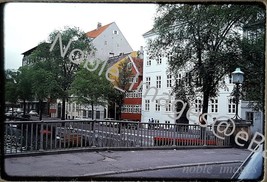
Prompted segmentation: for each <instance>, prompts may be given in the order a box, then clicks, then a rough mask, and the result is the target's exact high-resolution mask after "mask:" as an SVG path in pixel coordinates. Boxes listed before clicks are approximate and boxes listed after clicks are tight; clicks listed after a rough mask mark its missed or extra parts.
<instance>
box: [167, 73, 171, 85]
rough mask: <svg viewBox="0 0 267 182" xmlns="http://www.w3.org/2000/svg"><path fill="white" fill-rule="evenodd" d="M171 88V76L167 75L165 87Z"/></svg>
mask: <svg viewBox="0 0 267 182" xmlns="http://www.w3.org/2000/svg"><path fill="white" fill-rule="evenodd" d="M171 86H172V75H171V74H168V75H167V87H168V88H169V87H171Z"/></svg>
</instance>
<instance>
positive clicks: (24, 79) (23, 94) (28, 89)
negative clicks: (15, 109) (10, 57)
mask: <svg viewBox="0 0 267 182" xmlns="http://www.w3.org/2000/svg"><path fill="white" fill-rule="evenodd" d="M31 78H32V72H31V70H30V68H29V67H28V66H23V67H20V68H19V70H18V75H17V82H18V83H17V89H18V93H17V94H18V97H19V99H21V100H22V101H23V114H24V115H25V114H26V100H31V99H32V96H33V94H32V80H31Z"/></svg>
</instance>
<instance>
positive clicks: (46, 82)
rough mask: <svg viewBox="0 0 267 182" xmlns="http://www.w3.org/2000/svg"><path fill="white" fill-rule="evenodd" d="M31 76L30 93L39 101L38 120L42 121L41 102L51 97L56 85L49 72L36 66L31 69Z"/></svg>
mask: <svg viewBox="0 0 267 182" xmlns="http://www.w3.org/2000/svg"><path fill="white" fill-rule="evenodd" d="M31 75H32V77H31V82H32V91H33V94H34V97H35V98H36V99H38V101H39V120H42V115H43V101H44V100H45V99H48V98H50V97H51V95H52V94H53V91H54V89H55V85H57V83H56V81H55V80H54V75H53V74H52V73H51V72H49V71H47V70H45V69H43V68H38V67H37V66H36V65H35V66H33V67H31Z"/></svg>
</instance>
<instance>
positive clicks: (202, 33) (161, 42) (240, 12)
mask: <svg viewBox="0 0 267 182" xmlns="http://www.w3.org/2000/svg"><path fill="white" fill-rule="evenodd" d="M262 11H263V9H262V8H261V7H260V6H254V5H242V4H163V5H159V7H158V11H157V16H156V19H155V24H154V31H155V32H156V34H157V37H156V38H155V39H154V40H153V41H151V42H150V43H149V54H150V56H151V57H158V56H162V55H165V56H168V57H169V58H170V59H169V71H170V72H171V73H172V74H173V76H174V77H175V78H176V79H177V80H178V79H179V78H178V76H179V74H180V75H182V79H181V80H182V81H177V82H176V84H175V88H174V92H175V93H176V94H177V95H178V96H182V97H184V96H185V97H186V99H188V100H193V99H194V98H195V97H196V96H198V95H200V96H202V97H203V108H202V112H203V113H207V111H208V101H209V98H210V97H215V96H217V93H218V89H219V86H220V83H221V82H220V81H221V80H222V79H223V77H224V76H225V75H226V74H230V73H231V72H232V71H234V69H235V68H236V67H237V66H239V64H241V63H242V61H243V60H242V59H241V58H242V57H241V52H242V50H241V47H240V42H241V33H240V32H241V31H242V27H243V25H244V24H247V23H249V22H253V21H255V19H257V14H258V13H259V12H262ZM182 70H183V71H184V72H185V73H182V72H181V71H182ZM186 73H187V74H186ZM199 93H200V94H199ZM183 95H184V96H183Z"/></svg>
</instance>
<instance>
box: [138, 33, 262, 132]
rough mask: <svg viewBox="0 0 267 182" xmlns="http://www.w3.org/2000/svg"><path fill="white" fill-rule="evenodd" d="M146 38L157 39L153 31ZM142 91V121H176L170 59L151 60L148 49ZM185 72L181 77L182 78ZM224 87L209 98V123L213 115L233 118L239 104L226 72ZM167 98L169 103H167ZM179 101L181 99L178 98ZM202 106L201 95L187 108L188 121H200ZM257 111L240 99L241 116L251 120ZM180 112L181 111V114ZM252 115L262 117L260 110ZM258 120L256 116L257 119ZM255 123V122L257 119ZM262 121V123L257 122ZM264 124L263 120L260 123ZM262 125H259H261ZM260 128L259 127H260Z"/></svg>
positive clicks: (221, 117) (191, 122) (239, 114)
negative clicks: (169, 67) (215, 95)
mask: <svg viewBox="0 0 267 182" xmlns="http://www.w3.org/2000/svg"><path fill="white" fill-rule="evenodd" d="M143 37H144V38H145V41H146V42H148V41H149V39H154V38H155V37H156V34H155V33H154V31H153V30H151V31H149V32H147V33H145V34H144V35H143ZM143 63H144V65H143V84H144V85H143V93H142V118H141V121H142V122H148V121H149V119H150V120H151V119H152V118H153V120H154V121H156V122H159V123H175V122H176V117H177V114H175V113H174V112H173V111H175V108H173V109H172V105H174V104H172V103H175V102H174V100H175V98H174V96H172V95H171V94H170V93H171V91H172V86H173V85H174V78H173V77H172V75H170V74H168V73H167V70H168V58H167V57H166V56H165V57H159V58H156V59H150V58H149V56H148V53H147V50H146V48H145V51H144V61H143ZM182 74H184V73H183V71H181V75H180V74H179V75H178V78H179V77H180V78H182ZM222 81H224V82H225V84H224V86H223V87H222V88H220V89H219V93H218V96H217V97H216V98H210V100H209V107H208V123H209V124H211V123H212V122H213V120H214V118H216V119H218V120H226V119H229V118H233V117H234V116H235V112H236V104H235V103H234V101H233V97H232V96H231V92H232V90H233V88H234V84H233V83H231V76H230V75H226V76H225V78H224V80H222ZM166 100H169V101H167V102H168V104H165V103H166ZM178 102H180V101H178ZM201 108H202V97H201V94H200V95H199V97H196V99H195V100H194V101H193V102H192V103H190V109H189V110H188V117H187V118H188V120H189V124H194V123H198V120H199V115H200V113H201ZM248 113H254V112H252V110H251V109H250V108H248V107H247V104H246V102H243V101H240V103H239V105H238V116H241V118H242V119H247V120H250V118H251V114H248ZM178 114H179V113H178ZM249 117H250V118H249ZM253 117H257V119H259V118H261V117H262V116H261V115H260V116H259V114H258V113H257V114H254V115H253ZM254 119H255V118H254ZM254 123H255V122H254ZM258 123H259V122H258ZM261 123H262V122H261ZM258 125H260V124H258ZM259 128H260V127H258V128H257V129H256V130H257V131H258V130H260V129H259Z"/></svg>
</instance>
